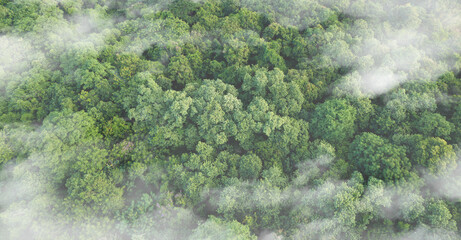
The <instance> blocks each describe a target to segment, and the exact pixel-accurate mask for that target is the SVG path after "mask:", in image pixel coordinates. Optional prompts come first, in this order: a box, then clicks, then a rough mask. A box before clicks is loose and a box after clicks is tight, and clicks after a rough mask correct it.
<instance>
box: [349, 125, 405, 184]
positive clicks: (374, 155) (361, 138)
mask: <svg viewBox="0 0 461 240" xmlns="http://www.w3.org/2000/svg"><path fill="white" fill-rule="evenodd" d="M349 160H350V161H351V162H352V164H353V165H354V166H355V168H356V169H357V170H359V171H360V172H361V173H363V174H364V176H366V177H372V176H373V177H376V178H378V179H382V180H384V181H387V182H389V181H395V180H399V179H401V178H405V177H407V176H408V174H409V171H410V169H411V163H410V161H409V160H408V158H407V157H406V152H405V148H403V147H399V146H396V145H393V144H392V143H389V142H388V141H386V140H385V139H383V138H381V137H379V136H377V135H375V134H373V133H362V134H361V135H358V136H357V137H356V138H355V139H354V141H353V142H352V143H351V145H350V146H349Z"/></svg>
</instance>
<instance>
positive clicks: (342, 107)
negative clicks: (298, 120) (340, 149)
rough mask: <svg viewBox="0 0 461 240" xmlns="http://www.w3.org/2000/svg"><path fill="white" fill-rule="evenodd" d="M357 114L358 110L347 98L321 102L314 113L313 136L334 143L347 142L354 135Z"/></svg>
mask: <svg viewBox="0 0 461 240" xmlns="http://www.w3.org/2000/svg"><path fill="white" fill-rule="evenodd" d="M356 114H357V110H356V109H355V108H354V107H352V106H351V105H350V104H349V103H348V102H347V101H345V100H340V99H333V100H328V101H326V102H324V103H322V104H319V105H317V106H316V108H315V111H314V113H313V115H312V120H311V129H312V131H311V132H312V136H314V137H315V138H321V139H325V140H326V141H328V142H330V143H332V144H345V142H346V141H348V140H349V139H351V138H352V137H353V135H354V132H355V124H354V122H355V119H356Z"/></svg>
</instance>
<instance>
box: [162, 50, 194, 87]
mask: <svg viewBox="0 0 461 240" xmlns="http://www.w3.org/2000/svg"><path fill="white" fill-rule="evenodd" d="M167 73H168V76H169V78H171V79H172V80H173V81H175V82H176V84H177V86H178V87H179V88H181V87H184V85H186V84H187V83H190V82H193V81H195V76H194V72H193V71H192V68H191V67H190V65H189V60H188V59H187V58H186V57H185V56H183V55H181V56H178V57H172V58H171V59H170V63H169V64H168V68H167Z"/></svg>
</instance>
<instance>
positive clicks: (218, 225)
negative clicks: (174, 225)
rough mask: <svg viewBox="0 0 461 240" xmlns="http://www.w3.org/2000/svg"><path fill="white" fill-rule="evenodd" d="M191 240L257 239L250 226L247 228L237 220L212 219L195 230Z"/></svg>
mask: <svg viewBox="0 0 461 240" xmlns="http://www.w3.org/2000/svg"><path fill="white" fill-rule="evenodd" d="M190 239H191V240H195V239H197V240H198V239H207V240H208V239H210V240H211V239H219V240H225V239H236V240H256V239H257V237H256V236H255V235H253V234H251V232H250V229H249V228H248V226H245V225H243V224H241V223H239V222H237V221H235V220H234V221H231V222H227V221H224V220H222V219H219V218H216V217H210V218H209V219H208V220H207V221H206V222H204V223H202V224H200V225H199V226H198V227H197V228H196V229H195V230H194V233H193V234H192V236H190Z"/></svg>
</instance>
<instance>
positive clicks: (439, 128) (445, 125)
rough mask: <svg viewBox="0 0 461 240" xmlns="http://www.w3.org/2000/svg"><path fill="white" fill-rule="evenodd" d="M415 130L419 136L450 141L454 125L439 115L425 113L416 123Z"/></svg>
mask: <svg viewBox="0 0 461 240" xmlns="http://www.w3.org/2000/svg"><path fill="white" fill-rule="evenodd" d="M414 128H415V129H416V131H417V133H419V134H422V135H425V136H428V137H439V138H443V139H445V140H450V139H451V138H450V134H451V132H452V129H453V128H454V125H453V124H452V123H450V122H448V121H447V120H446V118H445V117H444V116H442V115H440V114H438V113H428V112H425V113H423V115H422V116H421V117H420V118H419V119H418V121H417V122H416V123H415V126H414Z"/></svg>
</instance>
